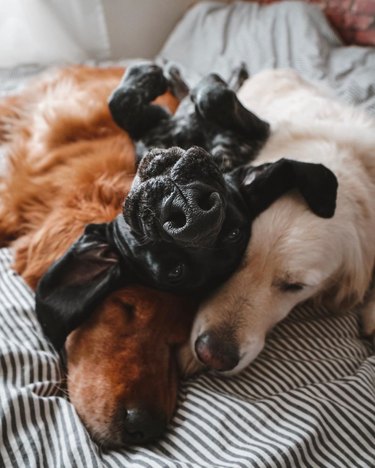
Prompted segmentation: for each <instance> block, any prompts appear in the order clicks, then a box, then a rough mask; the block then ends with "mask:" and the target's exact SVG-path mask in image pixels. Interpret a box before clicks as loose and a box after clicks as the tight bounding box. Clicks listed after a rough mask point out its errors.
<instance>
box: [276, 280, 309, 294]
mask: <svg viewBox="0 0 375 468" xmlns="http://www.w3.org/2000/svg"><path fill="white" fill-rule="evenodd" d="M304 286H305V285H304V284H302V283H286V282H285V283H281V284H280V286H279V287H280V289H281V291H284V292H298V291H301V290H302V289H303V288H304Z"/></svg>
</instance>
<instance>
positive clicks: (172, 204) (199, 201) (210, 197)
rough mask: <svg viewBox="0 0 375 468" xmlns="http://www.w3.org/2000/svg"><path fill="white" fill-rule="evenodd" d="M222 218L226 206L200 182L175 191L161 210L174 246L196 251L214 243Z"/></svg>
mask: <svg viewBox="0 0 375 468" xmlns="http://www.w3.org/2000/svg"><path fill="white" fill-rule="evenodd" d="M224 216H225V206H224V203H223V200H222V198H221V196H220V194H219V193H218V192H217V191H215V190H214V189H213V188H212V187H210V186H208V185H206V184H203V183H200V182H192V183H190V184H188V185H186V186H184V187H176V189H175V191H174V192H173V193H172V194H171V195H170V196H169V197H168V198H167V199H166V200H165V201H164V203H163V205H162V208H161V222H162V225H163V229H164V231H165V232H166V233H167V234H168V235H169V236H171V237H172V238H173V239H174V240H175V241H177V242H181V243H188V244H190V243H193V244H195V245H197V246H199V247H204V246H208V245H210V244H212V243H213V242H214V240H215V239H216V237H217V235H218V234H219V232H220V229H221V226H222V223H223V220H224Z"/></svg>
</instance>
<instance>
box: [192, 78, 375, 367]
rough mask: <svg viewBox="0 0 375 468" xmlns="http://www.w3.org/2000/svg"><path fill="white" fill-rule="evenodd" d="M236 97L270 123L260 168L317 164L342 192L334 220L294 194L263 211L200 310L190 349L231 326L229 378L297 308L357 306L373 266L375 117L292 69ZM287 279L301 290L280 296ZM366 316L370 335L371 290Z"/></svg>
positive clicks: (374, 321)
mask: <svg viewBox="0 0 375 468" xmlns="http://www.w3.org/2000/svg"><path fill="white" fill-rule="evenodd" d="M239 97H240V99H241V101H242V102H243V104H244V105H245V106H247V107H249V108H250V109H251V110H252V111H254V112H255V113H257V114H258V115H259V116H260V117H261V118H263V119H265V120H268V121H269V122H270V123H271V126H272V135H271V137H270V139H269V141H268V143H267V144H266V146H265V147H264V149H263V150H262V152H261V154H260V155H259V157H258V158H257V160H256V164H262V163H264V162H270V161H275V160H278V159H280V158H282V157H286V158H289V159H296V160H301V161H308V162H320V163H323V164H324V165H326V166H327V167H328V168H330V169H331V170H332V171H333V172H334V173H335V174H336V176H337V178H338V181H339V189H338V199H337V209H336V213H335V215H334V217H333V218H331V219H323V218H319V217H317V216H315V215H314V214H313V213H312V212H311V211H309V209H308V207H307V206H306V204H305V203H304V201H303V200H302V198H301V197H300V196H299V195H298V194H297V193H294V192H291V193H290V194H287V195H285V196H284V197H282V198H281V199H279V200H278V201H277V202H275V203H274V204H273V205H272V206H271V207H270V208H269V209H267V210H266V211H265V212H264V213H262V214H261V215H260V216H259V217H258V218H257V219H256V220H255V222H254V223H253V228H252V235H251V239H250V242H249V245H248V248H247V251H246V254H245V259H244V264H243V265H242V266H241V267H240V269H239V270H238V271H237V272H236V273H235V274H234V275H233V276H232V277H231V278H230V279H229V280H228V282H227V283H226V284H224V285H223V286H222V287H221V288H220V289H219V290H218V291H216V292H215V293H214V294H213V295H212V297H210V298H209V299H208V300H207V301H206V302H205V303H204V304H202V306H201V307H200V310H199V312H198V315H197V318H196V320H195V323H194V326H193V332H192V337H191V344H192V348H194V342H195V340H196V338H197V337H198V336H199V335H200V334H201V333H203V332H204V331H208V330H210V329H211V328H212V327H218V326H219V327H218V329H222V327H225V326H226V325H230V326H231V327H233V326H234V327H235V329H236V336H237V340H238V342H239V343H240V355H241V359H240V363H239V364H238V366H237V367H236V368H235V369H234V370H233V371H231V372H230V373H235V372H238V371H240V370H242V369H243V368H244V367H246V366H247V365H248V364H249V363H250V362H251V361H252V360H253V359H254V358H255V357H256V356H257V355H258V353H259V352H260V351H261V349H262V348H263V345H264V341H265V338H266V335H267V333H268V331H269V330H270V329H271V328H272V327H273V326H274V325H275V324H276V323H278V322H279V321H280V320H282V319H284V318H285V317H286V316H287V315H288V313H289V312H290V311H291V309H292V308H293V307H294V306H295V305H297V304H298V303H301V302H303V301H305V300H307V299H310V298H313V299H315V300H316V301H317V302H321V303H323V304H324V305H325V306H327V307H330V308H333V309H335V310H340V309H342V308H343V307H352V306H355V305H358V304H360V303H362V302H363V301H364V298H365V294H366V291H367V290H368V287H369V285H370V282H371V278H372V274H373V271H374V265H375V121H374V120H373V119H372V118H371V117H370V116H368V115H366V114H364V113H363V112H361V111H360V110H358V109H354V108H351V107H348V106H345V105H344V104H342V103H340V102H338V101H337V100H335V99H334V98H332V97H331V96H330V95H329V94H328V93H327V91H323V90H322V89H319V88H318V87H315V86H313V85H311V84H308V83H307V82H305V81H303V80H302V79H301V78H300V77H299V76H298V75H297V74H296V73H295V72H293V71H291V70H273V71H266V72H262V73H260V74H258V75H256V76H255V77H253V78H251V79H250V80H248V81H247V82H246V83H245V84H244V86H243V88H242V89H241V90H240V93H239ZM286 277H288V278H289V280H290V281H291V282H301V283H304V284H306V286H305V287H304V289H303V290H302V291H300V292H285V291H284V292H283V291H281V290H280V289H279V288H278V287H277V283H278V280H280V279H285V278H286ZM363 310H364V314H363V320H364V330H365V331H366V332H367V333H368V334H370V333H374V332H375V294H373V295H370V297H369V301H368V305H367V306H366V307H365V308H364V309H363ZM190 364H191V363H190ZM190 367H191V366H190Z"/></svg>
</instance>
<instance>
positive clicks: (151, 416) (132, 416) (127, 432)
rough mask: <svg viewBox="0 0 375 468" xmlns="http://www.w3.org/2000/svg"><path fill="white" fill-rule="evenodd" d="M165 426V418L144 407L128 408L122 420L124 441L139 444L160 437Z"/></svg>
mask: <svg viewBox="0 0 375 468" xmlns="http://www.w3.org/2000/svg"><path fill="white" fill-rule="evenodd" d="M166 426H167V421H166V418H164V417H162V416H161V415H158V414H155V413H153V412H150V411H147V410H145V409H128V410H127V412H126V417H125V420H124V421H123V425H122V428H123V434H124V437H123V438H124V441H125V443H127V444H140V443H144V442H148V441H151V440H154V439H157V438H158V437H160V436H161V435H162V434H163V433H164V431H165V428H166Z"/></svg>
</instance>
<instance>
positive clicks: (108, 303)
mask: <svg viewBox="0 0 375 468" xmlns="http://www.w3.org/2000/svg"><path fill="white" fill-rule="evenodd" d="M122 74H123V69H117V68H111V69H97V68H89V67H72V68H68V69H63V70H57V71H56V72H54V73H52V74H51V73H50V74H49V75H48V76H46V77H45V78H43V79H39V80H38V81H37V82H36V83H34V84H31V85H30V86H29V87H28V88H27V89H26V90H25V91H23V92H22V93H20V94H19V95H17V96H13V97H9V98H7V99H5V100H4V101H3V102H2V103H1V104H0V138H1V141H2V143H3V144H5V145H7V148H8V150H9V151H8V152H9V164H8V170H7V173H6V174H5V175H4V176H3V177H2V178H1V180H0V243H1V245H3V246H4V245H10V246H12V247H13V248H14V250H15V262H14V268H15V270H16V271H17V272H18V273H19V274H21V275H22V276H23V278H24V279H25V281H26V282H27V283H28V284H29V285H30V286H31V287H33V288H35V286H36V284H37V282H38V280H39V278H40V277H41V276H42V274H43V273H44V272H45V271H46V269H47V268H48V267H49V266H50V264H51V263H52V262H53V261H55V260H56V259H57V258H58V257H60V256H61V255H62V254H63V253H64V252H65V250H66V249H67V248H68V246H70V245H71V243H72V242H73V241H74V240H75V239H76V238H77V237H78V236H79V235H80V234H81V233H82V230H83V228H84V226H85V225H86V224H88V223H92V222H95V223H101V222H108V221H110V220H112V219H113V218H114V217H115V216H116V215H118V213H120V212H121V206H122V203H123V200H124V195H126V194H127V191H128V190H129V188H130V184H131V181H132V177H133V175H134V172H135V158H134V147H133V143H132V141H131V140H130V138H129V137H128V136H127V135H126V134H125V133H124V131H122V130H120V129H119V128H118V127H117V126H116V125H115V124H114V123H113V122H112V120H111V118H110V114H109V111H108V108H107V104H106V102H107V98H108V96H109V95H110V93H111V91H112V90H113V89H114V88H115V87H116V85H117V83H118V81H119V79H120V77H121V76H122ZM158 102H159V104H161V105H165V106H166V107H168V108H169V109H170V110H171V111H172V112H173V111H174V109H175V107H176V105H177V101H176V99H175V98H174V97H173V96H172V95H170V94H165V95H164V96H162V97H160V98H159V99H158ZM193 310H194V307H193V304H192V303H189V301H186V299H181V298H179V297H176V296H173V295H171V294H166V293H161V292H156V291H154V290H151V289H148V288H145V287H140V286H132V287H128V288H124V289H121V290H118V291H116V292H114V293H112V294H111V295H110V296H109V297H107V298H106V300H104V301H103V302H102V303H101V304H99V305H98V307H97V309H96V311H94V314H93V315H92V317H91V318H90V320H88V321H87V322H85V323H84V325H82V326H81V327H80V328H78V329H77V330H76V331H74V332H73V333H72V334H71V335H70V336H69V339H68V341H67V344H66V352H67V368H68V380H67V382H68V391H69V396H70V400H71V402H72V403H73V404H74V406H75V408H76V410H77V412H78V413H79V415H80V417H81V418H82V420H83V422H84V423H85V425H86V426H87V428H88V429H89V431H90V433H91V434H92V436H93V437H94V438H95V440H97V441H98V442H100V443H101V444H104V445H105V446H119V445H122V444H125V443H134V442H136V443H138V442H145V441H148V440H151V439H154V438H156V437H158V436H160V435H161V434H162V432H163V431H164V430H165V427H166V425H167V423H168V421H169V420H170V418H171V416H172V413H173V410H174V407H175V403H176V388H177V382H178V376H177V363H176V359H177V356H176V349H177V348H178V347H179V346H180V345H182V344H183V343H184V342H186V341H187V339H188V336H189V331H190V326H191V321H192V318H193Z"/></svg>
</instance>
